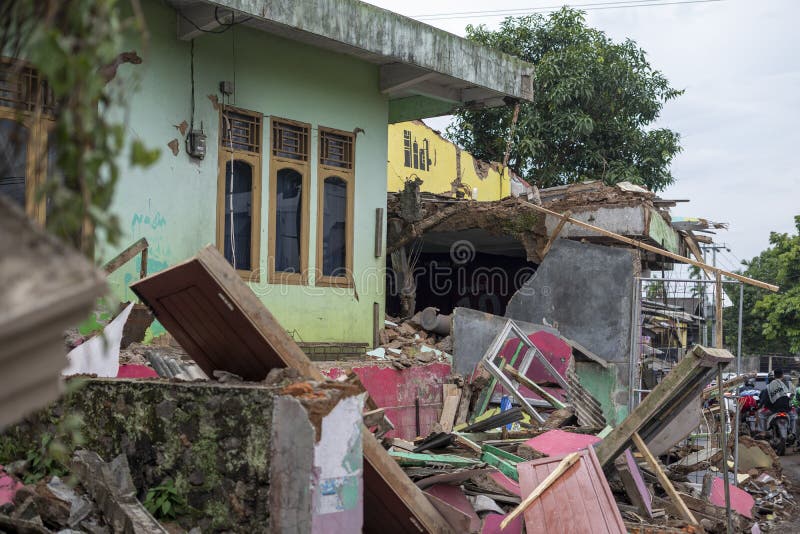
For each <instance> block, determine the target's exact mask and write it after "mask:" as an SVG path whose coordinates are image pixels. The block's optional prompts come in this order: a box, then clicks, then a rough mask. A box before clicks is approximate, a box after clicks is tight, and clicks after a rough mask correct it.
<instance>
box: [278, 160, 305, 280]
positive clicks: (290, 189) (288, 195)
mask: <svg viewBox="0 0 800 534" xmlns="http://www.w3.org/2000/svg"><path fill="white" fill-rule="evenodd" d="M276 186H277V188H276V194H277V198H276V199H275V204H276V210H275V211H276V213H275V270H276V271H281V272H285V273H301V272H302V266H301V262H300V257H301V244H302V234H303V175H302V174H300V173H299V172H298V171H297V170H296V169H293V168H284V169H280V170H279V171H278V172H277V184H276Z"/></svg>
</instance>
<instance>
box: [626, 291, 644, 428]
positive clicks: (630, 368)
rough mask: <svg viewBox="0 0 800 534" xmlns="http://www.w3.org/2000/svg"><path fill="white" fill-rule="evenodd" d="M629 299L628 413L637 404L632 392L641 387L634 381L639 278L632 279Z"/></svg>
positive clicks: (639, 337) (639, 335)
mask: <svg viewBox="0 0 800 534" xmlns="http://www.w3.org/2000/svg"><path fill="white" fill-rule="evenodd" d="M631 299H632V302H631V337H630V343H631V351H630V358H629V360H628V391H629V393H628V413H630V412H632V411H633V409H634V408H636V405H637V404H638V403H637V402H636V400H635V396H636V393H635V392H634V390H635V389H637V388H641V387H642V384H641V380H639V381H637V380H636V377H637V373H636V370H637V369H638V367H639V364H640V361H639V360H640V359H641V354H642V349H641V345H642V326H641V321H640V315H639V310H640V309H641V304H642V281H641V279H639V278H634V280H633V295H632V297H631ZM640 396H641V395H640Z"/></svg>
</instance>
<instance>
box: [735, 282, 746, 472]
mask: <svg viewBox="0 0 800 534" xmlns="http://www.w3.org/2000/svg"><path fill="white" fill-rule="evenodd" d="M743 302H744V284H741V283H740V284H739V331H738V332H737V336H736V376H739V375H741V374H742V306H743V304H742V303H743ZM739 406H740V405H739V396H738V395H736V433H735V434H734V435H733V437H734V439H735V441H734V443H733V478H734V483H735V484H736V485H737V486H738V485H739V417H740V414H739Z"/></svg>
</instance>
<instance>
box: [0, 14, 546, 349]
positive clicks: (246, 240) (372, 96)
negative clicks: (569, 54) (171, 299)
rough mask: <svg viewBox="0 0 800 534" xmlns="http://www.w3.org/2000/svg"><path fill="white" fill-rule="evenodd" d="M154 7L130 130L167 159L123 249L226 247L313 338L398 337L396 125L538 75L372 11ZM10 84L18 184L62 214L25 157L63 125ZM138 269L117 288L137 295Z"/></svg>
mask: <svg viewBox="0 0 800 534" xmlns="http://www.w3.org/2000/svg"><path fill="white" fill-rule="evenodd" d="M142 7H143V10H144V15H145V18H146V21H147V26H148V31H149V35H150V40H149V43H148V46H147V48H146V50H138V51H137V52H138V53H139V54H141V56H142V57H141V64H140V65H124V66H121V67H120V69H119V72H118V74H117V76H118V77H119V78H122V80H123V82H124V83H128V82H129V83H130V84H131V86H132V87H136V88H138V89H137V90H136V91H135V93H134V94H132V95H131V97H130V101H129V110H130V113H129V119H128V123H127V127H128V134H129V135H131V136H134V137H139V138H142V139H143V140H145V141H146V142H147V143H148V145H150V146H154V145H158V146H161V147H162V155H161V157H160V158H159V160H158V162H157V163H156V164H155V165H154V166H152V167H150V168H148V169H146V170H141V169H133V168H130V167H129V166H128V163H127V160H126V159H124V158H123V159H122V160H121V162H120V164H121V172H120V176H121V177H120V181H119V185H118V188H117V191H116V199H115V202H114V204H113V206H112V211H113V212H114V213H115V214H117V215H118V216H119V218H120V219H121V221H122V228H123V230H125V235H124V236H123V237H122V239H121V240H120V242H121V243H122V245H121V248H122V247H124V246H125V245H126V244H129V243H133V242H135V241H137V240H138V239H140V238H146V239H147V242H148V243H149V249H148V254H147V266H146V267H147V272H149V273H154V272H158V271H160V270H163V269H165V268H167V267H168V266H171V265H174V264H176V263H177V262H180V261H182V260H184V259H186V258H188V257H190V256H192V255H193V254H194V253H195V252H196V251H197V250H198V249H199V248H200V247H202V246H203V245H205V244H207V243H213V244H215V246H216V247H217V248H218V249H219V250H220V251H221V252H222V253H223V254H224V256H225V257H226V258H227V259H228V261H229V262H230V263H231V264H232V265H233V266H234V267H235V268H236V270H237V271H238V272H239V274H240V276H241V277H242V278H243V279H244V280H246V281H247V282H248V284H249V285H250V287H251V288H252V289H253V290H254V291H255V292H256V293H257V294H258V295H259V296H260V297H261V298H262V299H263V301H265V302H267V301H268V302H269V305H270V308H271V310H272V311H273V312H274V313H275V315H276V316H277V317H278V318H279V320H280V322H281V324H282V325H283V326H284V327H285V328H286V329H287V330H288V331H290V332H292V333H293V336H294V338H295V339H296V340H298V341H302V342H305V343H311V344H313V343H318V342H333V343H336V344H338V345H340V346H341V345H350V346H352V347H353V349H352V350H354V351H356V353H359V351H360V353H363V349H364V348H366V347H367V346H371V345H372V344H373V342H374V340H375V338H376V335H377V334H376V332H377V330H378V329H380V328H382V326H383V312H384V282H383V276H382V274H380V273H382V271H383V266H384V265H385V242H384V240H383V235H384V233H385V228H386V227H385V219H386V212H385V209H386V181H385V176H386V161H387V147H388V146H389V143H388V139H387V126H388V124H390V123H394V122H400V121H407V120H412V119H420V118H423V117H428V116H434V115H441V114H444V113H448V112H450V111H452V110H453V109H454V108H455V107H456V106H462V105H472V106H481V107H485V106H497V105H505V104H504V99H505V98H511V99H529V98H530V97H531V81H530V75H531V74H532V72H533V66H532V65H530V64H527V63H524V62H521V61H519V60H517V59H515V58H512V57H510V56H507V55H505V54H502V53H499V52H495V51H492V50H489V49H487V48H484V47H482V46H479V45H477V44H475V43H472V42H470V41H467V40H466V39H462V38H459V37H456V36H454V35H451V34H448V33H446V32H443V31H441V30H438V29H435V28H433V27H430V26H427V25H424V24H420V23H418V22H416V21H413V20H411V19H408V18H405V17H402V16H400V15H397V14H395V13H392V12H389V11H386V10H383V9H379V8H377V7H374V6H371V5H369V4H365V3H362V2H359V1H356V0H325V1H321V2H320V1H311V0H307V1H304V2H300V3H298V2H294V1H289V0H267V1H263V2H247V1H240V0H221V1H187V0H174V1H173V0H169V1H166V2H160V1H156V0H145V1H143V2H142ZM454 58H458V59H457V60H456V59H454ZM5 61H6V62H5V63H3V64H2V65H5V66H8V65H9V61H11V60H5ZM29 71H30V72H29ZM24 74H25V76H26V80H27V81H29V82H30V83H34V84H36V83H41V80H39V79H38V78H37V77H36V73H35V72H34V71H32V70H31V69H28V70H25V71H24ZM4 79H5V78H4ZM4 83H6V87H5V88H4V92H3V97H2V99H0V124H2V125H5V124H6V123H11V122H13V121H15V120H22V121H23V126H25V127H26V128H28V127H29V128H30V134H29V137H28V144H27V145H25V146H22V147H20V150H22V152H18V153H17V156H15V158H16V159H14V158H11V156H9V155H8V154H10V152H4V154H6V155H5V156H4V157H6V158H11V159H9V160H8V161H5V162H4V165H5V167H6V168H7V171H6V172H5V173H4V174H3V176H4V177H3V178H2V182H0V191H2V193H3V194H6V195H8V196H11V197H12V198H13V199H15V200H16V201H17V202H18V203H20V204H24V205H25V207H26V208H27V211H28V213H29V214H30V215H31V216H32V217H34V218H36V219H37V220H39V221H44V219H45V217H46V214H45V209H44V204H43V203H38V204H37V203H34V202H33V199H35V194H34V192H35V189H36V187H37V186H38V184H40V183H41V182H42V180H43V176H41V173H42V172H43V171H42V170H41V169H38V168H34V167H35V166H34V165H33V164H32V163H30V161H32V160H31V159H30V158H28V159H26V157H23V156H24V153H25V150H28V153H29V154H30V153H31V152H32V151H40V150H43V149H42V147H44V146H45V145H46V140H45V139H44V138H43V137H42V136H43V135H44V134H43V132H45V131H46V127H43V126H42V125H40V124H29V120H28V118H26V116H25V114H24V113H23V118H22V119H19V116H18V115H17V114H16V112H15V110H19V109H22V106H24V105H27V104H26V102H25V98H27V97H30V95H31V92H30V91H28V90H27V87H28V86H27V85H25V84H23V83H15V82H14V81H13V80H9V79H6V81H5V82H4ZM6 111H8V113H6ZM38 120H40V121H46V120H47V118H46V114H45V117H44V118H42V119H38ZM11 131H12V128H6V127H5V126H4V127H3V128H2V129H0V135H4V136H6V138H5V139H4V142H5V143H11V142H12V140H11V139H10V138H9V137H8V136H9V135H11V134H10V132H11ZM37 153H38V152H37ZM19 154H23V155H19ZM40 155H41V156H43V157H45V156H46V154H45V153H44V152H42V153H41V154H40ZM26 162H28V163H26ZM96 250H97V251H98V254H99V255H100V256H101V257H99V258H97V259H98V260H100V261H101V262H105V261H107V260H109V259H110V258H112V257H113V256H114V255H115V254H117V252H119V251H118V250H110V249H109V248H108V247H104V246H98V247H96ZM138 262H139V260H138V259H137V260H136V261H133V262H129V263H128V264H127V265H125V266H123V267H122V268H121V269H119V270H118V271H116V272H115V273H114V274H113V275H112V276H111V277H110V279H109V286H110V288H111V291H112V292H113V293H114V295H115V296H117V297H119V299H120V300H122V301H126V300H132V299H133V298H134V295H133V293H132V292H131V291H130V288H129V286H130V283H131V282H132V281H134V280H136V279H137V278H138V275H139V272H140V265H138V264H137V263H138ZM342 317H347V320H346V321H342V320H340V319H341V318H342ZM163 331H164V330H163V328H162V327H161V326H160V325H159V324H158V323H156V324H155V325H154V326H153V328H152V334H153V335H159V334H161V333H163Z"/></svg>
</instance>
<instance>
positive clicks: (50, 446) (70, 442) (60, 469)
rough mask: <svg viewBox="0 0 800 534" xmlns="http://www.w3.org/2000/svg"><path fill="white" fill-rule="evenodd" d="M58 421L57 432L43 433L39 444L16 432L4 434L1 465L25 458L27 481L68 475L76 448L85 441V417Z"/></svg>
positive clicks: (25, 478)
mask: <svg viewBox="0 0 800 534" xmlns="http://www.w3.org/2000/svg"><path fill="white" fill-rule="evenodd" d="M57 423H58V424H57V425H56V426H55V433H48V432H45V433H43V434H42V435H41V439H40V440H39V443H25V442H24V441H22V440H21V439H20V437H19V436H18V435H17V434H16V433H15V432H9V433H7V434H4V435H3V436H2V437H0V464H8V463H11V462H14V461H17V460H25V461H26V462H27V466H28V467H27V470H26V472H25V475H24V477H23V482H25V484H34V483H36V482H38V481H39V480H41V479H43V478H49V477H52V476H59V477H63V476H65V475H67V474H68V473H69V468H68V466H69V462H70V458H71V457H72V453H73V451H74V450H75V448H77V447H79V446H80V445H82V444H83V443H84V441H85V440H84V437H83V433H82V428H83V418H82V417H80V416H78V415H75V414H68V415H66V416H65V417H64V418H63V419H61V420H60V421H58V422H57Z"/></svg>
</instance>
